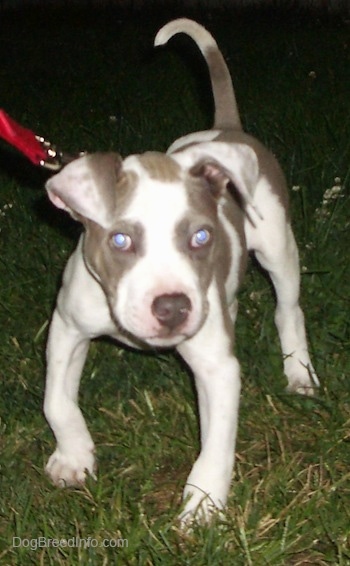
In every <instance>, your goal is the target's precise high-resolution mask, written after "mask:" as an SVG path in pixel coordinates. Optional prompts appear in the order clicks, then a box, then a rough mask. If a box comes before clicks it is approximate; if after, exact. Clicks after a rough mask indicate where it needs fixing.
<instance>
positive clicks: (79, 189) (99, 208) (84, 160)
mask: <svg viewBox="0 0 350 566" xmlns="http://www.w3.org/2000/svg"><path fill="white" fill-rule="evenodd" d="M121 173H122V159H121V157H120V155H119V154H117V153H105V154H103V153H101V154H98V153H95V154H92V155H85V156H83V157H80V158H78V159H76V160H74V161H72V162H71V163H69V164H68V165H66V166H65V167H64V168H63V169H62V170H61V171H60V172H59V173H57V174H56V175H54V176H53V177H51V179H49V180H48V181H47V183H46V185H45V187H46V190H47V193H48V196H49V199H50V200H51V202H52V203H53V204H54V205H55V206H57V208H61V209H63V210H66V211H67V212H68V213H69V214H70V215H71V216H72V217H73V218H74V219H75V220H79V221H81V222H84V219H89V220H93V221H94V222H96V223H98V224H100V225H101V226H104V227H107V224H108V217H109V213H110V211H111V209H112V207H114V204H115V192H116V184H117V181H118V178H119V177H120V175H121Z"/></svg>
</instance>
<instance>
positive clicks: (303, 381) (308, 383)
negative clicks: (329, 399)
mask: <svg viewBox="0 0 350 566" xmlns="http://www.w3.org/2000/svg"><path fill="white" fill-rule="evenodd" d="M287 377H288V386H287V391H288V392H289V393H299V394H300V395H306V396H308V397H312V396H314V395H315V394H316V392H317V389H318V387H319V386H320V382H319V380H318V377H317V375H316V372H315V370H314V368H313V367H312V366H311V365H308V366H303V365H301V364H300V366H299V367H298V369H297V371H293V372H291V373H289V374H288V375H287Z"/></svg>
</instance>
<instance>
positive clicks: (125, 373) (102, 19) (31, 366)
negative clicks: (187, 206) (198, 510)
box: [0, 10, 350, 566]
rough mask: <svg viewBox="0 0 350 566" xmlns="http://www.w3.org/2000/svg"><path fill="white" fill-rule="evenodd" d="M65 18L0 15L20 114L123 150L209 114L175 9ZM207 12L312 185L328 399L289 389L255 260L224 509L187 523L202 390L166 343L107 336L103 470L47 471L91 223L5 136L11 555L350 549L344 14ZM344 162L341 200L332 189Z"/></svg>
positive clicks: (8, 80)
mask: <svg viewBox="0 0 350 566" xmlns="http://www.w3.org/2000/svg"><path fill="white" fill-rule="evenodd" d="M54 16H55V17H53V16H51V17H50V14H49V15H48V14H47V13H46V12H42V14H41V17H39V19H38V18H34V17H33V18H31V17H30V16H28V14H26V15H25V16H23V19H22V18H21V17H20V16H19V15H17V16H16V18H13V19H12V18H10V17H8V18H7V17H6V16H5V15H4V14H2V19H1V23H0V26H1V27H0V53H1V64H0V93H1V98H0V101H1V106H2V107H3V108H5V109H6V111H7V112H8V113H9V114H10V115H12V116H13V117H14V118H16V119H18V120H19V121H20V122H21V123H23V124H24V125H27V126H28V127H30V128H32V129H34V130H35V131H36V132H38V133H41V134H43V135H46V136H47V137H48V138H49V139H51V140H53V141H55V142H57V143H58V144H59V145H60V146H61V147H62V148H64V149H67V150H72V151H75V150H78V149H87V150H90V151H94V150H109V149H114V150H119V151H120V152H121V153H122V154H123V155H127V154H129V153H135V152H141V151H145V150H148V149H157V150H165V148H166V147H167V145H169V144H170V142H171V141H173V140H174V139H175V138H176V137H177V136H179V135H182V134H184V133H186V132H189V131H193V130H196V129H203V128H206V127H208V126H209V125H210V124H211V119H212V108H211V100H210V91H209V84H208V81H207V77H206V76H205V73H203V72H202V71H203V69H204V67H202V66H201V61H200V57H199V56H198V54H197V53H196V51H195V49H194V47H193V46H192V45H191V43H190V42H189V41H186V40H185V39H183V40H180V39H179V40H175V41H174V42H173V44H172V46H171V47H170V48H169V49H167V50H160V51H157V52H155V51H154V50H152V42H153V37H154V35H155V32H156V31H157V29H158V28H159V26H160V25H161V24H162V23H163V22H164V21H166V20H167V19H169V18H170V17H171V16H170V15H169V14H168V15H167V16H166V17H165V16H161V15H160V16H159V17H158V18H157V17H152V18H148V19H147V18H146V17H144V18H143V17H138V18H136V17H135V18H130V19H129V18H125V16H124V15H123V14H118V13H117V12H116V13H112V12H108V13H103V12H102V13H100V14H96V15H95V16H94V17H85V15H84V14H82V15H81V18H80V20H79V25H77V15H74V16H73V15H70V12H69V10H67V11H66V12H65V15H64V16H62V17H61V16H60V15H59V14H54ZM198 19H199V20H200V21H202V22H204V23H206V25H207V27H209V29H211V31H212V32H213V33H214V34H215V36H216V38H217V40H218V42H219V44H220V46H221V47H222V50H223V52H224V54H225V56H226V58H227V60H228V62H229V65H230V68H231V71H232V75H233V78H234V84H235V87H236V92H237V97H238V100H239V105H240V108H241V114H242V118H243V121H244V124H245V126H246V129H247V130H248V131H250V132H251V133H253V134H254V135H256V136H257V137H259V138H260V139H261V140H262V141H263V142H264V143H266V144H267V145H268V146H269V147H270V148H272V149H273V150H274V151H275V153H276V154H277V155H278V157H279V159H280V161H281V163H282V164H283V167H284V170H285V172H286V175H287V178H288V182H289V184H290V186H291V187H292V186H294V187H299V190H294V191H291V204H292V213H293V219H294V226H295V232H296V235H297V239H298V242H299V245H300V255H301V265H302V266H303V276H302V304H303V307H304V310H305V313H306V317H307V328H308V333H309V337H310V349H311V352H312V356H313V360H314V363H315V366H316V368H317V371H318V374H319V376H320V379H321V383H322V387H321V390H320V392H319V395H318V396H317V398H315V399H304V398H301V397H298V396H293V395H287V394H286V393H285V391H284V387H285V380H284V378H283V375H282V368H281V359H280V353H279V347H278V343H277V336H276V331H275V328H274V326H273V314H272V309H273V297H272V296H271V289H270V285H269V283H268V282H267V281H266V280H265V279H264V278H263V277H262V275H261V274H260V273H259V272H258V271H257V270H255V269H254V268H252V267H250V269H249V272H248V274H247V278H246V280H245V283H244V286H243V289H242V291H241V301H240V305H241V306H240V312H239V318H238V323H237V353H238V356H239V359H240V362H241V365H242V373H243V392H242V401H241V412H240V424H239V436H238V443H237V461H236V467H235V477H234V481H233V484H232V490H231V495H230V500H229V505H228V509H227V515H226V517H225V519H224V520H222V521H221V522H218V523H217V524H214V525H212V526H211V527H209V528H202V529H198V530H197V529H196V530H195V531H194V532H192V533H187V534H185V533H182V532H180V531H179V530H178V528H177V526H176V521H175V518H176V514H177V512H178V507H179V502H180V498H181V489H182V486H183V482H184V480H185V478H186V475H187V473H188V471H189V469H190V466H191V464H192V462H193V460H194V458H195V456H196V454H197V451H198V448H199V444H198V422H197V410H196V400H195V395H194V391H193V387H192V384H191V381H190V379H189V377H188V375H187V374H186V372H185V370H184V369H183V367H182V366H181V365H180V364H179V361H178V360H177V359H176V358H175V357H174V356H173V355H172V354H169V353H167V354H161V355H159V356H157V357H153V356H149V355H143V354H140V353H134V352H131V351H126V350H123V349H120V348H118V347H114V346H112V345H111V344H110V343H108V342H103V341H97V342H96V343H94V344H93V346H92V348H91V351H90V355H89V359H88V363H87V366H86V368H85V371H84V377H83V382H82V388H81V396H80V400H81V406H82V408H83V411H84V414H85V415H86V417H87V421H88V423H89V427H90V430H91V431H92V434H93V437H94V439H95V441H96V444H97V456H98V462H99V475H98V479H97V481H96V482H94V481H92V480H91V481H90V480H89V481H88V483H87V486H86V488H84V489H80V490H78V489H71V490H57V489H55V488H54V487H52V486H51V485H50V483H49V481H48V479H47V478H46V477H45V474H44V472H43V468H44V465H45V462H46V460H47V458H48V456H49V455H50V453H51V451H52V450H53V447H54V440H53V437H52V435H51V432H50V430H49V428H48V426H47V424H46V422H45V419H44V417H43V414H42V401H43V386H44V372H45V367H44V349H45V339H46V330H47V324H48V321H49V318H50V314H51V312H52V308H53V305H54V300H55V295H56V291H57V288H58V285H59V279H60V274H61V272H62V269H63V266H64V264H65V261H66V259H67V257H68V255H69V253H70V251H71V250H72V249H73V247H74V245H75V242H76V239H77V236H78V234H79V231H80V228H79V226H77V225H76V224H74V223H73V221H71V220H69V219H68V218H66V217H65V215H64V214H60V213H59V212H57V211H56V210H54V209H53V207H51V206H50V204H49V203H48V202H47V200H46V197H45V194H44V191H43V184H44V181H45V178H46V174H45V173H44V172H42V171H39V170H37V169H35V168H34V167H32V166H31V165H30V164H29V163H27V162H26V161H25V160H24V159H23V158H22V157H21V156H20V155H19V154H17V153H16V152H15V151H12V150H10V149H9V148H8V147H7V146H6V145H5V144H1V151H0V178H1V194H0V209H1V215H0V257H1V262H0V281H1V288H0V313H1V325H0V332H1V340H0V356H1V369H0V375H1V381H2V384H1V395H0V435H1V459H0V482H1V483H0V494H1V496H0V563H1V564H5V565H12V564H19V565H22V564H26V565H27V564H45V565H46V564H55V565H56V564H79V563H81V564H94V565H95V564H128V565H153V564H156V565H157V564H174V565H179V564H183V565H186V566H187V565H188V566H189V565H196V566H197V565H206V564H223V565H226V564H227V565H231V564H235V566H236V565H238V566H239V565H242V566H243V565H244V566H245V565H254V566H260V565H269V566H271V565H273V566H275V565H276V566H277V565H286V566H290V565H299V566H301V565H308V564H312V565H324V564H330V565H340V566H345V565H349V564H350V527H349V525H350V512H349V497H350V475H349V469H350V466H349V464H350V456H349V440H350V385H349V380H348V374H349V372H350V364H349V343H350V327H349V300H350V277H349V275H350V270H349V259H350V254H349V231H350V219H349V182H350V136H349V132H350V114H349V93H350V75H349V63H350V61H349V58H350V56H349V53H350V46H349V39H348V32H349V29H348V27H347V25H346V24H345V23H342V22H340V21H334V20H333V21H324V22H320V21H317V20H315V19H312V20H311V19H310V20H307V19H302V20H300V18H299V21H297V20H293V18H291V17H285V19H281V20H279V19H278V18H276V17H275V18H272V17H271V18H268V17H261V18H253V17H247V16H243V15H240V14H239V13H233V12H232V13H230V12H228V13H225V14H221V15H220V14H218V15H216V13H215V11H214V12H212V15H211V18H207V19H206V18H205V17H204V16H203V14H202V15H201V16H199V17H198ZM146 20H147V21H146ZM111 116H112V117H114V118H112V119H111V118H110V117H111ZM336 177H339V178H340V180H341V181H340V183H339V184H340V186H341V193H340V194H341V197H339V198H337V199H329V200H328V201H326V203H324V204H322V201H323V195H324V193H325V191H326V190H327V189H329V188H331V187H333V186H334V185H335V184H336V183H335V181H334V179H335V178H336ZM13 537H21V538H22V539H30V540H33V541H34V542H35V541H36V540H37V539H39V538H40V537H46V539H49V538H52V539H72V537H81V538H82V539H87V538H88V537H92V538H93V539H96V541H98V542H99V543H102V541H103V540H104V539H127V540H128V546H126V545H125V544H124V547H120V548H115V549H113V548H112V549H111V548H103V547H102V546H99V547H90V548H72V547H65V548H64V547H62V546H61V547H60V548H55V547H53V546H51V547H47V548H38V549H37V550H31V549H29V548H15V547H13V546H12V538H13ZM34 542H33V544H34ZM120 544H121V545H122V542H121V543H120Z"/></svg>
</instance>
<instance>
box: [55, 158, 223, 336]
mask: <svg viewBox="0 0 350 566" xmlns="http://www.w3.org/2000/svg"><path fill="white" fill-rule="evenodd" d="M180 161H181V159H179V160H176V159H174V158H173V157H170V156H167V155H164V154H161V153H154V152H148V153H145V154H142V155H133V156H129V157H127V158H126V159H125V160H124V161H123V160H122V159H121V157H120V156H119V155H118V154H115V153H108V154H93V155H88V156H84V157H82V158H80V159H77V160H76V161H74V162H72V163H70V164H69V165H67V166H66V167H65V168H64V169H63V170H62V171H61V172H60V173H58V174H57V175H55V176H54V177H52V178H51V179H50V180H49V181H48V182H47V185H46V188H47V191H48V194H49V197H50V199H51V201H52V202H53V203H54V204H55V205H56V206H57V207H59V208H62V209H65V210H67V211H68V212H69V213H70V214H71V215H72V216H73V217H74V218H75V219H77V220H79V221H81V222H82V223H83V224H84V226H85V229H86V232H85V236H84V258H85V262H86V266H87V268H88V269H89V271H90V273H91V274H92V275H93V276H94V277H95V278H96V280H97V281H98V282H99V283H100V284H101V286H102V288H103V290H104V292H105V294H106V297H107V301H108V304H109V307H110V311H111V314H112V317H113V318H114V319H115V321H116V322H117V324H118V325H119V326H120V327H122V328H123V329H124V331H126V332H127V333H130V334H131V335H132V336H134V337H136V338H138V339H139V340H142V341H144V342H145V343H147V344H149V345H151V346H173V345H176V344H178V343H180V342H181V341H182V340H184V339H186V338H188V337H190V336H193V335H194V334H195V333H196V332H197V331H198V330H199V328H200V327H201V325H202V324H203V322H204V320H205V318H206V316H207V312H208V300H207V292H208V288H209V285H210V283H211V282H212V281H213V280H214V279H215V278H216V277H217V274H218V270H219V269H221V277H224V278H226V277H228V275H229V269H230V268H229V264H230V257H231V253H232V250H230V249H229V238H228V236H227V234H226V233H225V230H224V228H223V226H222V222H220V218H219V216H220V211H219V209H220V206H221V204H222V203H223V202H224V201H225V193H226V184H227V180H228V177H227V175H226V173H223V172H222V169H221V167H220V165H218V164H217V163H216V162H215V160H214V161H213V160H212V159H211V158H208V157H206V158H204V156H203V155H201V156H200V158H197V157H196V160H195V162H193V160H190V162H191V166H190V167H188V166H187V165H185V166H183V165H182V164H181V163H180ZM224 255H225V256H226V257H225V258H223V256H224ZM219 263H220V264H221V267H220V268H219V267H218V264H219ZM225 263H226V265H225Z"/></svg>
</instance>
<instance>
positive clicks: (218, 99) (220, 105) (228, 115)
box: [154, 18, 242, 130]
mask: <svg viewBox="0 0 350 566" xmlns="http://www.w3.org/2000/svg"><path fill="white" fill-rule="evenodd" d="M177 33H186V34H187V35H189V36H190V37H191V38H192V39H193V40H194V41H195V42H196V44H197V46H198V47H199V49H200V50H201V52H202V54H203V56H204V58H205V60H206V62H207V65H208V69H209V75H210V80H211V85H212V90H213V96H214V105H215V119H214V126H213V128H214V129H220V130H226V129H233V130H241V129H242V124H241V120H240V117H239V113H238V108H237V102H236V97H235V93H234V90H233V86H232V80H231V76H230V72H229V70H228V68H227V65H226V63H225V59H224V58H223V56H222V54H221V52H220V50H219V48H218V45H217V43H216V41H215V39H214V38H213V37H212V36H211V35H210V33H209V32H208V31H207V30H206V29H205V28H204V27H203V26H201V25H200V24H197V22H194V21H193V20H189V19H187V18H179V19H178V20H173V21H171V22H169V23H168V24H166V25H165V26H163V27H162V28H161V29H160V30H159V32H158V33H157V35H156V38H155V40H154V45H155V46H158V45H164V44H165V43H167V42H168V41H169V39H170V38H171V37H173V36H174V35H176V34H177Z"/></svg>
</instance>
